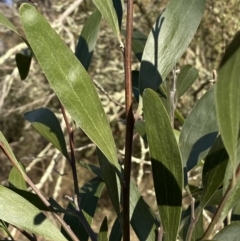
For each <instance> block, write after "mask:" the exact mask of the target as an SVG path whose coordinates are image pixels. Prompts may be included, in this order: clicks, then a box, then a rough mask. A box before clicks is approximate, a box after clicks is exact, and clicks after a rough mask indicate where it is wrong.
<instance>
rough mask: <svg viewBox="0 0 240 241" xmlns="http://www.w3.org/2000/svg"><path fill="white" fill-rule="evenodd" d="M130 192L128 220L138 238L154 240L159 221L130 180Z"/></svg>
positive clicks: (141, 240) (142, 240)
mask: <svg viewBox="0 0 240 241" xmlns="http://www.w3.org/2000/svg"><path fill="white" fill-rule="evenodd" d="M130 193H131V195H130V221H131V225H132V227H133V229H134V231H135V233H136V235H137V236H138V239H139V240H140V241H144V240H148V241H155V240H156V233H157V229H158V227H159V222H158V220H157V219H156V217H155V215H154V214H153V212H152V210H151V209H150V207H149V206H148V205H147V203H146V202H145V201H144V200H143V197H142V196H141V194H140V192H139V190H138V188H137V186H136V184H135V183H134V182H133V181H132V180H131V183H130Z"/></svg>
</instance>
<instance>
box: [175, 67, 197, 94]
mask: <svg viewBox="0 0 240 241" xmlns="http://www.w3.org/2000/svg"><path fill="white" fill-rule="evenodd" d="M197 77H198V71H197V69H196V68H194V67H192V66H191V65H185V66H184V67H183V68H182V69H181V71H180V73H179V75H178V76H177V83H176V95H177V99H179V98H180V97H181V96H182V95H183V94H184V93H185V92H186V91H187V90H188V89H189V88H190V87H191V86H192V84H193V83H194V82H195V80H196V79H197Z"/></svg>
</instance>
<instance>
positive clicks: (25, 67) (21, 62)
mask: <svg viewBox="0 0 240 241" xmlns="http://www.w3.org/2000/svg"><path fill="white" fill-rule="evenodd" d="M15 60H16V63H17V67H18V72H19V74H20V77H21V80H24V79H26V78H27V76H28V73H29V69H30V65H31V61H32V57H30V56H26V55H24V54H21V53H17V54H16V56H15Z"/></svg>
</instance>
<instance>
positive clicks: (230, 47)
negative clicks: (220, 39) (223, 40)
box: [219, 31, 240, 68]
mask: <svg viewBox="0 0 240 241" xmlns="http://www.w3.org/2000/svg"><path fill="white" fill-rule="evenodd" d="M239 42H240V31H238V32H237V33H236V34H235V36H234V38H233V40H232V41H231V43H230V44H229V45H228V47H227V49H226V50H225V53H224V55H223V58H222V60H221V63H220V65H219V68H221V67H222V66H223V65H224V64H225V63H226V62H227V61H228V59H229V58H230V57H231V56H232V55H233V54H234V53H235V51H237V49H238V48H239Z"/></svg>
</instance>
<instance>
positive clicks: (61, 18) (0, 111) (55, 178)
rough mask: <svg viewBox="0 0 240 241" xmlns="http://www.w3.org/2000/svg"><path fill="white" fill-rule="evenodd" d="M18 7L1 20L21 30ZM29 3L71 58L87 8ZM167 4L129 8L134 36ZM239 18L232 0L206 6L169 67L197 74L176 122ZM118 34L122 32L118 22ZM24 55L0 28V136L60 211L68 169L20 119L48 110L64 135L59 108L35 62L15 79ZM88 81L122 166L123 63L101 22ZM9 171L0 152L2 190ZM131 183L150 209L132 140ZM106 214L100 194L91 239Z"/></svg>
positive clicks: (92, 158)
mask: <svg viewBox="0 0 240 241" xmlns="http://www.w3.org/2000/svg"><path fill="white" fill-rule="evenodd" d="M21 2H27V1H12V0H4V1H3V0H2V1H0V12H1V13H2V14H4V15H5V16H6V17H7V18H8V19H9V20H10V21H11V22H12V23H13V24H14V25H15V26H16V27H17V28H18V29H21V23H20V20H19V17H18V7H19V5H20V3H21ZM33 2H34V4H36V6H37V8H38V10H39V11H40V12H41V13H42V14H43V15H44V16H45V18H46V19H47V20H48V21H49V22H50V23H51V24H52V26H53V27H54V28H55V29H56V31H57V32H58V33H59V34H60V36H61V37H62V38H63V39H64V41H65V42H66V44H67V45H68V46H69V47H70V48H71V49H72V51H73V52H74V50H75V46H76V43H77V40H78V37H79V34H80V33H81V29H82V27H83V25H84V23H85V21H86V20H87V18H88V17H89V16H90V14H91V13H92V11H93V10H94V9H95V7H94V4H93V3H92V1H90V0H83V1H73V0H69V1H63V0H51V1H50V0H42V1H40V0H39V1H37V0H34V1H33ZM167 3H168V1H166V0H162V1H160V0H159V1H150V0H135V1H134V23H133V25H134V29H135V30H140V31H141V32H142V33H144V34H145V35H148V33H149V31H150V29H151V26H152V25H153V24H154V22H155V20H156V18H157V17H158V16H159V14H160V13H161V11H162V10H163V9H164V7H165V6H166V4H167ZM72 4H75V5H72ZM71 6H74V8H73V10H72V11H70V12H68V13H66V11H67V10H69V9H71ZM239 15H240V2H239V0H229V1H224V0H219V1H213V0H207V1H206V9H205V14H204V17H203V20H202V22H201V24H200V26H199V29H198V31H197V33H196V35H195V37H194V39H193V41H192V43H191V44H190V46H189V47H188V49H187V51H186V52H185V53H184V55H183V57H182V58H181V59H180V60H179V63H178V64H177V66H176V68H177V69H180V68H181V67H182V66H183V65H185V64H191V65H193V66H194V67H196V68H197V69H198V71H199V78H198V79H197V81H196V83H195V84H194V85H193V86H192V87H191V89H190V90H189V91H188V92H187V94H185V95H184V96H183V97H182V98H181V100H180V102H179V104H178V110H179V111H180V112H181V113H182V114H183V116H185V117H186V116H187V114H188V113H189V112H190V111H191V108H192V106H193V105H194V103H195V102H196V101H197V100H198V99H199V98H200V97H201V96H202V94H203V93H204V91H205V90H206V89H208V88H209V86H210V85H212V82H211V80H212V79H213V71H214V70H215V69H217V67H218V63H219V61H220V59H221V56H222V55H223V53H224V50H225V48H226V47H227V45H228V43H229V42H230V41H231V39H232V37H233V36H234V34H235V33H236V31H237V30H239V29H240V21H239ZM122 26H123V28H125V22H124V21H123V25H122ZM20 31H21V30H20ZM25 50H26V45H25V44H24V43H23V42H22V40H21V38H20V37H19V36H18V35H16V34H15V33H13V32H12V31H10V30H8V29H6V28H5V27H3V26H1V25H0V130H1V131H2V132H3V134H4V135H5V137H6V138H7V140H8V141H9V143H10V145H11V147H12V149H13V152H14V153H15V155H16V157H17V158H18V160H19V161H21V162H22V163H23V164H24V165H25V167H26V171H27V172H28V175H29V176H30V177H31V178H32V179H33V181H34V183H36V185H37V187H38V188H39V189H40V190H41V191H42V192H43V193H44V194H45V195H46V196H47V197H53V198H55V199H56V200H57V201H59V202H60V204H62V205H66V204H67V200H66V199H65V198H64V196H65V195H69V196H72V194H73V183H72V176H71V170H70V168H69V165H68V163H66V160H65V159H64V158H63V157H62V156H61V155H60V154H59V152H58V151H57V150H55V149H54V148H53V147H52V146H51V145H49V144H48V142H47V141H46V140H45V139H44V138H42V137H41V136H40V135H39V134H38V133H37V132H36V131H35V130H34V129H33V128H32V127H31V125H30V124H29V123H28V122H27V121H25V120H24V118H23V114H24V113H26V112H27V111H30V110H34V109H37V108H39V107H43V106H44V107H48V108H50V109H51V110H52V111H53V112H54V113H55V114H56V116H57V117H58V118H59V121H60V123H61V126H62V128H63V130H64V132H65V133H66V130H65V125H64V122H63V119H62V116H61V111H60V106H59V102H58V100H57V98H56V97H55V95H54V93H53V91H52V90H51V88H50V86H49V84H48V82H47V81H46V79H45V77H44V75H43V73H42V71H41V69H40V67H39V66H38V64H37V63H36V61H35V60H34V59H33V60H32V63H31V69H30V73H29V76H28V77H27V79H26V80H24V81H22V80H21V79H20V76H19V73H18V70H17V67H16V62H15V55H16V53H20V52H23V51H25ZM139 66H140V65H139V62H138V61H137V60H136V58H135V57H134V56H133V70H139ZM89 74H90V76H91V77H92V79H93V80H94V81H95V82H96V83H98V86H97V90H98V93H99V96H100V98H101V101H102V103H103V106H104V108H105V111H106V113H107V115H108V118H109V122H110V124H111V127H112V131H113V135H114V138H115V140H116V145H117V148H118V150H119V153H118V154H119V160H120V161H122V160H123V153H124V149H123V148H124V136H125V133H124V132H125V126H124V117H125V116H124V98H125V97H124V70H123V57H122V53H121V50H120V48H119V46H118V42H117V40H116V39H115V37H114V35H113V34H112V32H111V29H110V28H109V27H108V25H107V24H106V22H105V21H104V20H103V21H102V23H101V28H100V32H99V38H98V42H97V46H96V49H95V52H94V56H93V59H92V62H91V66H90V68H89ZM169 78H171V76H170V77H169ZM175 128H176V129H178V130H181V126H180V125H179V124H176V126H175ZM66 136H67V135H66ZM74 136H75V148H76V157H77V161H78V162H80V161H85V162H88V163H92V164H95V165H98V162H97V159H96V154H95V147H94V145H92V144H91V142H90V141H89V139H88V138H87V137H86V136H85V134H84V133H83V132H82V131H81V130H79V129H78V128H77V127H76V130H75V135H74ZM66 139H67V137H66ZM10 169H11V164H10V162H9V161H8V160H7V158H6V157H5V156H4V155H3V153H1V152H0V182H1V184H7V178H8V174H9V171H10ZM78 175H79V185H80V186H82V185H83V184H84V183H85V182H86V181H88V180H90V179H91V178H92V177H93V175H92V174H91V173H90V172H88V171H87V170H86V169H84V168H82V167H81V165H78ZM193 175H195V174H193ZM132 176H133V178H134V179H135V181H136V183H137V184H138V186H139V188H140V191H141V193H142V195H143V196H144V198H145V200H146V201H147V202H148V203H149V204H150V205H151V206H154V203H155V201H154V200H155V199H154V192H153V186H152V181H151V167H150V163H149V156H148V149H147V147H146V146H145V144H144V142H143V141H142V140H141V139H140V138H139V137H138V135H137V134H134V148H133V165H132ZM199 178H200V177H199ZM199 182H200V179H199ZM112 211H113V208H112V207H111V203H110V201H109V198H108V195H107V192H106V190H105V191H104V193H103V198H102V199H101V201H100V202H99V208H98V211H97V212H98V213H97V215H96V217H97V218H96V223H95V226H96V231H97V230H98V227H99V225H100V223H101V220H102V219H103V217H104V216H108V218H109V220H110V221H112V220H113V218H114V215H113V214H112ZM98 221H99V222H98Z"/></svg>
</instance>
